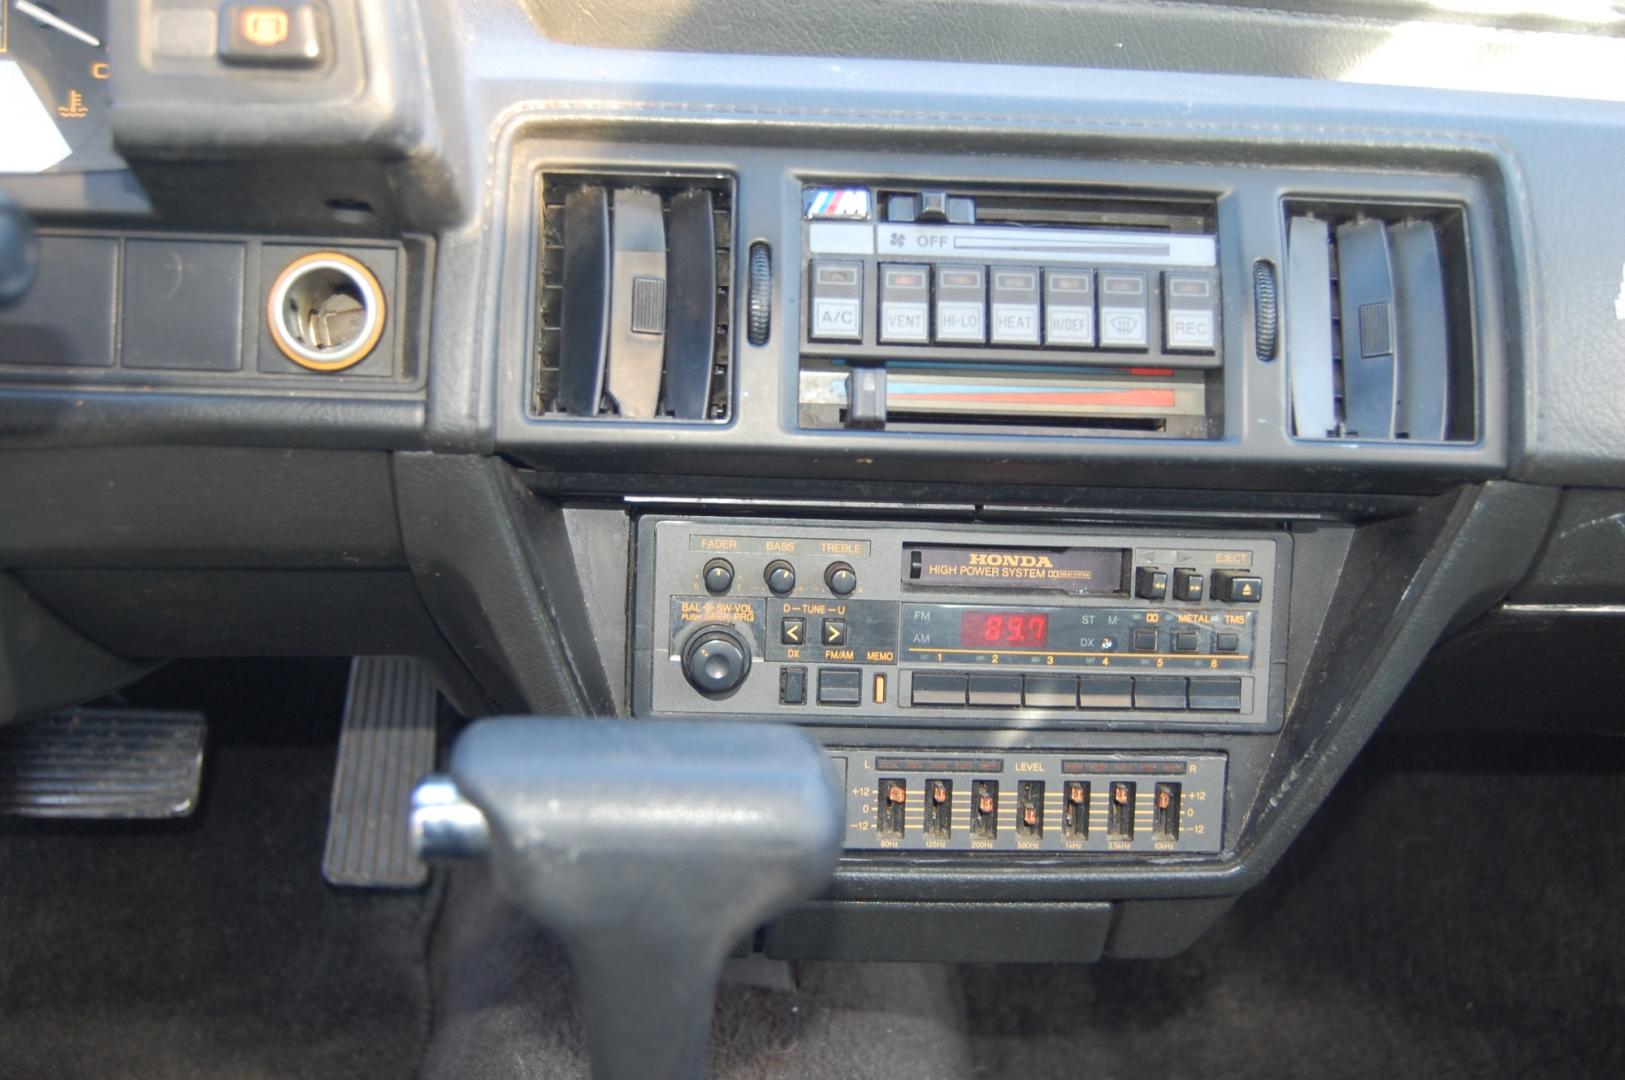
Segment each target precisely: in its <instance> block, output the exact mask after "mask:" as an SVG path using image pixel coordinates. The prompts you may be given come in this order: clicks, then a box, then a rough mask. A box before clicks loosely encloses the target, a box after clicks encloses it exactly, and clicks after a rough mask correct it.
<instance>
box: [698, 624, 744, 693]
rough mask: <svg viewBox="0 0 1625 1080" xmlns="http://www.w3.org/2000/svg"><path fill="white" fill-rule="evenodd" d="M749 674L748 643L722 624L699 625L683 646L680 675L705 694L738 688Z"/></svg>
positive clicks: (725, 691)
mask: <svg viewBox="0 0 1625 1080" xmlns="http://www.w3.org/2000/svg"><path fill="white" fill-rule="evenodd" d="M749 674H750V646H749V645H747V644H746V643H745V642H744V640H743V639H742V638H740V636H739V635H738V634H736V633H734V632H733V631H732V630H730V629H728V628H727V627H725V626H707V627H704V628H702V629H701V630H700V631H699V632H698V633H696V634H695V635H694V636H693V637H691V638H689V639H688V644H687V645H686V646H685V647H684V648H683V676H684V677H685V678H687V679H688V681H689V685H691V686H693V687H694V689H696V690H698V691H699V692H700V693H702V694H704V695H705V696H707V697H722V696H723V695H725V694H731V693H733V692H734V691H735V690H737V689H739V684H740V683H742V682H744V681H745V676H746V675H749Z"/></svg>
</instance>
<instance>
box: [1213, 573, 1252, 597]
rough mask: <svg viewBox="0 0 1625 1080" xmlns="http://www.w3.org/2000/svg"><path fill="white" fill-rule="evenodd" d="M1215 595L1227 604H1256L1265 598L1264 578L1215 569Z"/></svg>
mask: <svg viewBox="0 0 1625 1080" xmlns="http://www.w3.org/2000/svg"><path fill="white" fill-rule="evenodd" d="M1213 596H1214V598H1215V599H1218V600H1223V601H1224V602H1225V603H1227V604H1256V603H1258V602H1259V601H1260V600H1262V599H1263V598H1264V579H1263V578H1261V577H1258V576H1256V575H1253V574H1237V573H1235V572H1233V571H1230V570H1215V571H1214V572H1213Z"/></svg>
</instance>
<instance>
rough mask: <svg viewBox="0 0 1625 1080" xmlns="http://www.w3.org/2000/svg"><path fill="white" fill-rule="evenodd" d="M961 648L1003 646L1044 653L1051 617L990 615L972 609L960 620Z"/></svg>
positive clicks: (1019, 613) (1039, 614)
mask: <svg viewBox="0 0 1625 1080" xmlns="http://www.w3.org/2000/svg"><path fill="white" fill-rule="evenodd" d="M959 644H960V647H961V648H966V649H970V648H975V647H976V646H978V645H1002V646H1004V647H1005V648H1007V649H1042V648H1044V647H1046V646H1047V645H1048V644H1049V616H1048V615H1047V614H1045V613H1044V612H1042V611H989V610H987V609H984V608H973V609H971V610H969V611H965V612H962V613H961V614H960V616H959Z"/></svg>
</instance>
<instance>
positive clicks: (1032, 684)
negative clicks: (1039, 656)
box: [1022, 675, 1078, 709]
mask: <svg viewBox="0 0 1625 1080" xmlns="http://www.w3.org/2000/svg"><path fill="white" fill-rule="evenodd" d="M1022 695H1023V700H1024V701H1025V702H1026V704H1027V706H1028V707H1029V708H1034V709H1075V708H1077V707H1078V680H1077V679H1074V678H1070V677H1067V676H1063V675H1028V676H1027V678H1026V679H1025V681H1024V685H1023V689H1022Z"/></svg>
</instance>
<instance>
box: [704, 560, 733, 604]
mask: <svg viewBox="0 0 1625 1080" xmlns="http://www.w3.org/2000/svg"><path fill="white" fill-rule="evenodd" d="M733 583H734V567H733V563H731V562H729V561H728V560H727V559H712V560H711V561H710V562H708V563H706V564H705V591H706V592H708V593H710V594H712V595H713V596H721V595H722V594H723V593H725V592H727V591H728V590H729V589H731V588H733Z"/></svg>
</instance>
